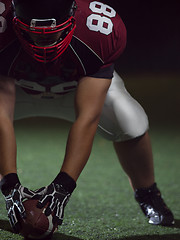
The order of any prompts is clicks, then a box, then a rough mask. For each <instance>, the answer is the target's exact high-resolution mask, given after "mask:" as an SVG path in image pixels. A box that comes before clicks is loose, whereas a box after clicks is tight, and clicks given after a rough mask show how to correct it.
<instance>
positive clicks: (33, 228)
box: [20, 199, 57, 239]
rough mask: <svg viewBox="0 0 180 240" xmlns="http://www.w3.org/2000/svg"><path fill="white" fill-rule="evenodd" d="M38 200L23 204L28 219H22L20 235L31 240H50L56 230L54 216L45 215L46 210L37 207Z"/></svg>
mask: <svg viewBox="0 0 180 240" xmlns="http://www.w3.org/2000/svg"><path fill="white" fill-rule="evenodd" d="M37 202H38V200H33V199H29V200H26V201H24V202H23V205H24V208H25V210H26V218H25V219H21V232H20V234H21V235H22V236H23V237H25V238H29V239H47V238H48V239H50V237H51V236H52V234H53V232H54V231H55V230H56V228H57V226H55V225H54V224H53V222H52V215H50V216H48V217H47V216H46V215H45V214H44V211H45V208H42V209H39V208H37V207H36V205H37Z"/></svg>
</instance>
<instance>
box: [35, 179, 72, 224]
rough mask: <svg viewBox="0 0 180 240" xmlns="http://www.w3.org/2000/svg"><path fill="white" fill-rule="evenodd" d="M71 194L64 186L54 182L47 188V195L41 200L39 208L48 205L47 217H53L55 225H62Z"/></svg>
mask: <svg viewBox="0 0 180 240" xmlns="http://www.w3.org/2000/svg"><path fill="white" fill-rule="evenodd" d="M70 196H71V194H70V193H69V192H67V191H65V190H64V188H63V187H62V185H59V184H57V183H54V182H52V183H51V184H50V185H49V186H47V187H46V190H45V194H44V195H43V196H42V197H41V198H40V200H39V202H38V204H37V207H38V208H43V207H45V206H46V205H47V207H46V210H45V215H46V216H49V215H50V214H51V213H52V215H53V224H57V225H61V224H62V221H63V216H64V208H65V206H66V204H67V202H68V200H69V197H70Z"/></svg>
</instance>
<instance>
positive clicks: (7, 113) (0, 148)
mask: <svg viewBox="0 0 180 240" xmlns="http://www.w3.org/2000/svg"><path fill="white" fill-rule="evenodd" d="M14 105H15V83H14V79H12V78H9V77H5V76H2V75H0V143H1V144H0V174H1V175H2V176H4V175H6V174H8V173H12V172H13V173H15V172H16V141H15V135H14V128H13V116H14Z"/></svg>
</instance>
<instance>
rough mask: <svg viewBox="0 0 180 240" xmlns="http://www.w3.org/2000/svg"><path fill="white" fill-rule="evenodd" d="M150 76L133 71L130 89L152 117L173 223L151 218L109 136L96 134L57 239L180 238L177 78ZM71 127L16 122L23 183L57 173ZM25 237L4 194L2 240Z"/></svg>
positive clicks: (35, 183) (37, 183) (39, 182)
mask: <svg viewBox="0 0 180 240" xmlns="http://www.w3.org/2000/svg"><path fill="white" fill-rule="evenodd" d="M149 78H150V76H149ZM151 79H152V82H151V83H149V82H148V85H146V83H145V82H144V81H145V80H144V77H143V76H141V77H139V78H138V79H136V81H137V83H138V84H137V85H136V84H135V82H134V81H133V78H132V76H129V77H128V81H127V85H128V89H130V92H131V93H133V90H134V94H133V95H134V96H135V97H136V98H137V99H138V100H139V101H140V102H141V103H142V105H143V106H144V107H145V109H146V111H147V113H148V115H149V117H150V123H152V124H151V128H150V135H151V139H152V145H153V153H154V161H155V174H156V181H157V183H158V186H159V188H160V189H161V192H162V193H163V196H164V198H165V199H166V203H167V204H168V206H169V207H170V208H171V209H172V211H173V213H174V216H175V219H176V224H175V226H174V227H161V226H152V225H150V224H148V223H147V219H146V218H145V217H144V215H143V214H142V212H141V211H140V208H139V206H138V205H137V203H136V202H135V200H134V196H133V192H132V190H131V187H130V186H129V183H128V179H127V176H126V175H125V173H124V172H123V171H122V169H121V167H120V164H119V163H118V160H117V157H116V155H115V153H114V150H113V147H112V144H111V142H108V141H106V140H104V139H102V138H101V137H100V136H96V138H95V142H94V146H93V151H92V154H91V157H90V159H89V162H88V164H87V166H86V167H85V169H84V171H83V173H82V175H81V176H80V178H79V180H78V182H77V188H76V190H75V192H74V193H73V195H72V197H71V199H70V201H69V203H68V205H67V207H66V210H65V218H64V222H63V224H62V226H61V227H59V229H58V232H56V233H55V234H54V237H53V240H56V239H59V240H67V239H69V240H76V239H77V240H78V239H80V240H96V239H100V240H180V182H179V172H180V171H179V167H180V163H179V159H180V124H179V120H180V118H179V114H178V111H179V109H178V106H179V104H180V97H179V93H178V90H177V88H175V90H174V91H173V92H172V89H173V88H172V87H171V85H172V82H173V81H174V82H173V84H174V83H175V84H179V83H178V80H179V78H177V77H172V82H170V81H169V80H170V79H169V78H166V79H165V78H164V77H163V76H161V77H158V80H159V81H157V82H158V84H157V82H154V81H155V78H154V77H153V78H152V77H151ZM153 80H154V81H153ZM178 86H179V85H178ZM143 88H144V89H145V90H144V91H142V89H143ZM149 89H150V90H149ZM150 92H151V93H153V94H152V95H153V97H150V95H151V94H150ZM174 92H175V93H174ZM163 116H164V120H163V121H162V119H163ZM69 127H70V124H69V123H67V122H62V121H60V120H56V119H46V118H41V119H40V118H38V119H28V120H21V121H17V122H16V123H15V130H16V136H17V146H18V173H19V177H20V180H21V182H22V184H23V185H25V186H27V187H29V188H32V189H36V188H39V187H41V186H44V185H47V184H49V183H50V182H51V181H52V180H53V179H54V177H55V176H56V174H57V173H58V171H59V168H60V166H61V163H62V160H63V155H64V150H65V145H66V140H65V139H66V138H67V134H68V128H69ZM22 239H23V237H21V236H19V235H15V234H13V233H12V232H11V228H10V226H9V223H8V219H7V217H6V210H5V205H4V199H3V197H2V195H0V240H22Z"/></svg>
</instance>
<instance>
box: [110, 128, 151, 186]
mask: <svg viewBox="0 0 180 240" xmlns="http://www.w3.org/2000/svg"><path fill="white" fill-rule="evenodd" d="M114 147H115V150H116V153H117V155H118V158H119V161H120V163H121V166H122V167H123V169H124V171H125V172H126V173H127V175H128V176H129V179H130V183H131V185H132V187H133V189H134V190H135V189H137V188H147V187H150V186H152V184H153V183H154V182H155V180H154V166H153V156H152V149H151V144H150V139H149V135H148V132H146V133H145V134H143V135H142V136H139V137H137V138H134V139H131V140H127V141H123V142H114Z"/></svg>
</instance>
